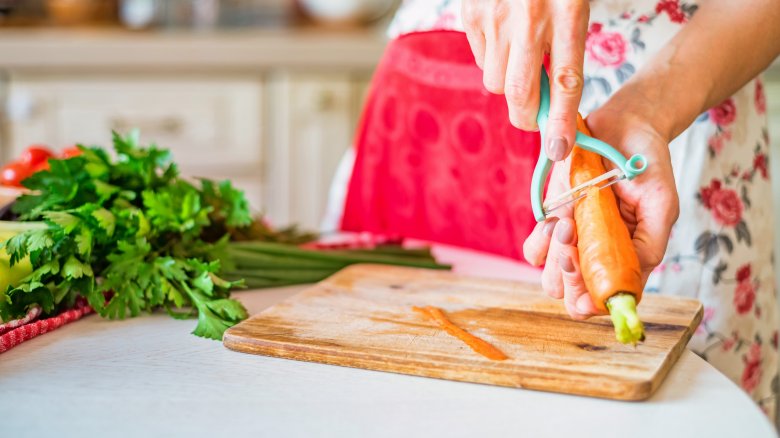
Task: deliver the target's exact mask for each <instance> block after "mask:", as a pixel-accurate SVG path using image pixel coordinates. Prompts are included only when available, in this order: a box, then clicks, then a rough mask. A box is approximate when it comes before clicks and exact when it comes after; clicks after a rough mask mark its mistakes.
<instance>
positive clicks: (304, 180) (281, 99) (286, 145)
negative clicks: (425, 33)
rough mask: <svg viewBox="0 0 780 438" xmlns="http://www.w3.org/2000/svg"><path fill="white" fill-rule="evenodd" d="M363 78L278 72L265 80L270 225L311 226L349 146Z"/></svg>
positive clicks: (317, 220)
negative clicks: (279, 73) (295, 224)
mask: <svg viewBox="0 0 780 438" xmlns="http://www.w3.org/2000/svg"><path fill="white" fill-rule="evenodd" d="M367 83H368V77H367V76H357V77H355V76H352V75H349V74H330V75H328V74H281V75H275V76H274V77H272V78H270V80H269V82H268V96H269V99H268V107H267V112H268V121H269V130H268V134H269V138H268V149H267V152H268V159H267V161H266V165H267V169H266V175H267V185H266V194H265V199H266V209H265V212H266V214H267V215H268V217H269V219H270V220H271V222H272V223H278V224H286V223H292V222H294V223H298V224H300V225H302V226H304V227H306V228H308V229H317V228H318V227H319V225H320V221H321V220H322V216H323V214H324V213H325V207H326V203H327V194H328V189H329V185H330V182H331V179H332V178H333V175H334V174H335V172H336V168H337V167H338V164H339V161H340V160H341V157H342V156H343V155H344V152H345V151H346V150H347V148H349V147H351V145H352V141H353V137H354V134H355V126H356V122H357V120H358V118H359V114H360V111H361V107H362V100H363V95H364V91H365V88H366V84H367Z"/></svg>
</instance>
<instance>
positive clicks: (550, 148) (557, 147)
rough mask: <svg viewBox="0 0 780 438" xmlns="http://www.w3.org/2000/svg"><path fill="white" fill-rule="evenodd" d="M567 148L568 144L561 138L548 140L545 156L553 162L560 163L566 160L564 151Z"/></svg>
mask: <svg viewBox="0 0 780 438" xmlns="http://www.w3.org/2000/svg"><path fill="white" fill-rule="evenodd" d="M568 147H569V142H567V141H566V139H565V138H563V137H558V138H554V139H552V140H550V143H549V144H548V145H547V154H548V155H549V156H550V159H551V160H553V161H561V160H563V159H564V158H566V150H567V149H568Z"/></svg>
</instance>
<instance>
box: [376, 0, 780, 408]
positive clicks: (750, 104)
mask: <svg viewBox="0 0 780 438" xmlns="http://www.w3.org/2000/svg"><path fill="white" fill-rule="evenodd" d="M704 1H705V0H701V1H699V2H694V1H688V0H660V1H659V0H591V21H590V26H589V30H588V39H587V44H586V61H585V90H584V95H583V99H582V104H581V107H580V110H581V112H582V113H583V114H587V113H589V112H590V111H593V110H594V109H595V108H598V107H599V106H600V105H601V104H603V103H604V102H605V101H606V100H607V99H609V97H610V96H611V95H612V93H613V92H614V91H615V90H617V89H618V88H619V87H620V86H621V84H623V83H624V82H625V81H626V80H628V78H630V77H631V75H633V74H634V73H635V72H636V71H637V70H638V69H640V68H642V65H643V64H644V63H645V62H646V61H647V60H648V59H649V58H650V57H651V56H652V55H653V54H654V53H656V51H658V50H659V49H660V48H661V47H662V46H663V45H664V44H666V42H667V41H669V40H670V39H671V38H672V36H674V34H675V33H676V31H677V30H679V29H680V28H681V27H682V26H684V25H685V23H686V22H687V21H688V20H689V19H690V18H691V17H692V16H693V15H694V14H695V13H696V10H697V9H698V7H699V4H701V3H703V2H704ZM460 7H461V5H460V1H458V0H406V1H405V2H404V4H403V5H402V7H401V9H400V10H399V11H398V13H397V15H396V18H395V20H394V21H393V23H392V25H391V27H390V30H389V33H390V36H391V37H395V36H398V35H402V34H405V33H409V32H416V31H426V30H462V23H461V17H460ZM766 108H767V104H766V97H765V94H764V87H763V84H762V82H761V78H760V77H759V78H755V79H754V80H752V81H751V82H749V83H748V84H747V85H745V86H744V87H743V88H742V89H741V90H739V91H738V92H737V93H736V94H734V95H733V96H732V97H730V98H728V99H726V100H725V101H723V102H722V103H721V104H719V105H718V106H716V107H715V108H712V109H710V110H709V111H707V112H705V113H703V114H701V116H699V118H698V119H697V120H696V121H695V122H694V123H693V125H692V126H691V127H690V128H689V129H687V130H686V131H685V132H684V133H683V134H681V135H680V136H679V137H678V138H676V139H675V140H674V141H673V142H672V143H671V145H670V149H671V153H672V162H673V166H674V171H675V179H676V182H677V189H678V192H679V195H680V208H681V214H680V218H679V220H678V222H677V224H676V225H675V226H674V229H673V232H672V238H671V240H670V242H669V246H668V249H667V255H666V258H665V260H664V261H663V263H662V264H661V265H660V266H658V268H657V269H656V270H655V272H654V273H653V274H652V275H651V277H650V280H649V282H648V284H647V287H646V291H647V292H650V293H652V292H661V293H665V294H675V295H681V296H686V297H692V298H697V299H699V300H700V301H701V302H702V303H704V306H705V312H704V320H703V322H702V324H701V326H700V327H699V329H698V330H697V332H696V334H695V335H694V337H693V339H692V341H691V343H690V344H689V347H690V348H691V349H692V350H693V351H695V352H696V353H698V354H699V355H700V356H701V357H703V358H704V359H706V360H708V361H709V362H710V363H712V364H713V365H714V366H715V367H717V368H718V369H719V370H720V371H721V372H723V373H724V374H725V375H727V376H728V377H729V378H731V379H732V380H733V381H734V382H736V383H737V384H738V385H740V386H741V387H742V389H744V391H745V392H747V393H748V394H750V396H751V397H753V399H754V400H755V401H756V402H757V403H758V404H759V406H760V407H761V408H762V409H763V410H764V411H765V412H766V413H767V415H769V416H770V417H774V416H775V415H776V412H777V411H776V410H777V397H778V393H779V392H780V382H778V352H777V350H778V326H779V325H780V320H779V319H778V313H779V312H778V305H777V301H778V300H777V292H776V288H775V274H774V270H773V263H772V260H773V257H774V254H773V242H774V239H773V234H774V229H773V226H772V224H773V223H774V222H773V213H772V208H771V206H772V199H771V196H772V193H771V185H770V180H769V171H768V153H769V150H768V149H769V138H768V131H767V129H768V128H767V115H766Z"/></svg>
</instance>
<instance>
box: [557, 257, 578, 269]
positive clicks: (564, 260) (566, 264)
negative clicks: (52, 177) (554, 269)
mask: <svg viewBox="0 0 780 438" xmlns="http://www.w3.org/2000/svg"><path fill="white" fill-rule="evenodd" d="M558 264H559V265H560V266H561V269H563V272H566V273H567V274H571V273H573V272H574V271H575V269H574V262H572V260H571V257H569V256H568V255H566V254H561V256H560V257H558Z"/></svg>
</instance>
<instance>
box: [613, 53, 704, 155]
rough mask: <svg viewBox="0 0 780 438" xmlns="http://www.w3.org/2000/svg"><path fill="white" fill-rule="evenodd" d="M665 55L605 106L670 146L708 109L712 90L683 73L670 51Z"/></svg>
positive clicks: (684, 69) (682, 65) (702, 81)
mask: <svg viewBox="0 0 780 438" xmlns="http://www.w3.org/2000/svg"><path fill="white" fill-rule="evenodd" d="M665 52H666V53H661V54H659V56H658V57H656V58H655V59H654V60H653V61H651V63H650V64H648V65H646V66H645V67H644V68H642V69H641V70H640V71H639V72H637V74H636V75H634V77H632V78H631V80H629V81H628V82H626V83H625V84H624V85H623V87H621V88H620V89H619V90H618V91H617V92H616V93H615V94H614V95H613V96H612V98H610V100H609V101H607V103H606V104H605V105H604V106H605V107H609V108H610V111H615V112H619V113H622V114H625V117H636V118H639V119H641V120H643V121H644V122H645V123H647V124H648V125H649V126H650V128H651V129H653V131H655V132H656V133H657V134H658V135H659V136H660V137H661V138H663V139H664V140H665V141H666V143H669V142H671V141H672V140H673V139H674V138H675V137H677V136H678V135H680V134H681V133H682V132H683V131H685V130H686V129H687V128H688V127H689V126H690V125H691V123H693V122H694V120H696V118H697V117H698V116H699V115H700V114H701V113H702V111H705V110H706V109H707V106H706V103H707V101H708V99H709V90H710V89H711V88H712V87H711V84H709V83H707V78H704V77H694V76H692V75H690V74H688V73H687V72H686V68H684V67H685V66H684V64H683V63H681V62H679V61H677V60H676V58H675V54H676V53H677V52H676V50H674V48H673V47H670V48H668V49H667V50H666V51H665Z"/></svg>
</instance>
